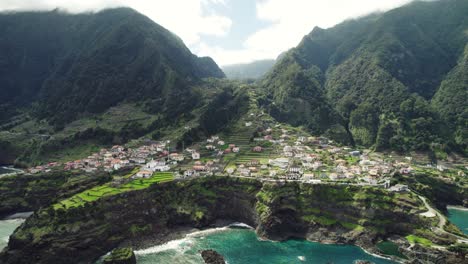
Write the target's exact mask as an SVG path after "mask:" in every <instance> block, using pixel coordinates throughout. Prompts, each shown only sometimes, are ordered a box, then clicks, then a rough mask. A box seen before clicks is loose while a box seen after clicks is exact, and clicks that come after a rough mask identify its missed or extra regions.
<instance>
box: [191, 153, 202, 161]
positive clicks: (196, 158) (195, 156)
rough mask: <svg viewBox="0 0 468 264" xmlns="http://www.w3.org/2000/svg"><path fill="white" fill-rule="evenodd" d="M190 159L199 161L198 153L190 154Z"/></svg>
mask: <svg viewBox="0 0 468 264" xmlns="http://www.w3.org/2000/svg"><path fill="white" fill-rule="evenodd" d="M192 159H194V160H199V159H200V153H198V152H192Z"/></svg>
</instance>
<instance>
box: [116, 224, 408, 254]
mask: <svg viewBox="0 0 468 264" xmlns="http://www.w3.org/2000/svg"><path fill="white" fill-rule="evenodd" d="M236 228H240V229H250V230H252V231H253V232H255V234H256V236H257V238H258V239H259V240H261V241H271V242H278V241H275V240H270V239H267V238H264V237H261V236H259V235H258V234H257V233H256V231H255V228H253V227H251V226H249V225H246V224H243V223H239V222H229V221H225V220H223V221H221V222H220V223H216V224H214V225H213V226H210V227H208V228H192V227H176V228H174V229H168V230H164V232H162V233H159V234H153V235H148V236H146V237H142V238H138V239H129V240H127V241H124V242H122V243H121V245H119V246H121V247H128V246H131V247H133V250H134V252H135V255H147V254H152V253H158V252H161V251H165V250H168V249H170V248H171V247H174V246H179V245H180V244H181V243H183V242H188V241H189V239H190V238H193V237H197V236H198V235H202V234H204V233H207V234H209V233H214V232H222V231H226V230H229V229H236ZM303 240H304V241H308V242H313V243H320V244H324V245H342V246H355V247H358V248H360V249H362V250H363V251H364V252H365V253H366V254H368V255H370V256H373V257H377V258H381V259H386V260H390V261H394V262H396V263H404V261H403V260H400V259H398V258H394V257H391V256H387V255H383V254H379V253H377V252H374V250H375V248H366V247H363V246H360V245H357V244H352V243H336V242H333V241H332V240H329V241H324V242H320V241H313V240H309V239H303Z"/></svg>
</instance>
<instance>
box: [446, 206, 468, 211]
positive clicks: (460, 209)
mask: <svg viewBox="0 0 468 264" xmlns="http://www.w3.org/2000/svg"><path fill="white" fill-rule="evenodd" d="M446 207H447V210H448V209H454V210H459V211H468V208H466V207H463V206H460V205H447V206H446Z"/></svg>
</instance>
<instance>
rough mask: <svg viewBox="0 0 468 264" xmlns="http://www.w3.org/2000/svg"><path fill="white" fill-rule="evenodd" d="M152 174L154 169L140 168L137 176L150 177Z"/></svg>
mask: <svg viewBox="0 0 468 264" xmlns="http://www.w3.org/2000/svg"><path fill="white" fill-rule="evenodd" d="M151 175H153V172H152V171H149V170H140V171H139V172H138V173H137V174H136V177H138V178H150V177H151Z"/></svg>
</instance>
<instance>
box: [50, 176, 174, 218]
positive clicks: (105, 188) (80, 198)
mask: <svg viewBox="0 0 468 264" xmlns="http://www.w3.org/2000/svg"><path fill="white" fill-rule="evenodd" d="M134 173H135V172H132V174H134ZM132 174H130V175H126V176H124V178H128V177H130V176H131V175H132ZM173 180H174V175H173V174H172V172H157V173H155V174H154V175H153V176H152V177H151V178H148V179H135V180H132V181H130V182H128V183H125V184H122V185H120V186H113V185H112V183H106V184H104V185H101V186H97V187H94V188H91V189H89V190H86V191H84V192H82V193H79V194H76V195H74V196H72V197H70V198H68V199H66V200H63V201H60V202H59V203H57V204H55V205H53V207H54V209H56V210H57V209H68V208H71V207H78V206H83V205H85V204H86V203H89V202H92V201H96V200H98V199H100V198H102V197H106V196H112V195H116V194H119V193H124V192H129V191H134V190H141V189H145V188H148V187H149V186H151V185H153V184H155V183H163V182H169V181H173Z"/></svg>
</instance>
